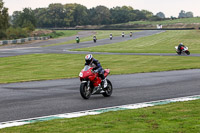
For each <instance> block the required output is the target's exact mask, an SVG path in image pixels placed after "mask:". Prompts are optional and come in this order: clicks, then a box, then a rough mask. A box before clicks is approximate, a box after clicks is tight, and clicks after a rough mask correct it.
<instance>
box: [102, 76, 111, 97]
mask: <svg viewBox="0 0 200 133" xmlns="http://www.w3.org/2000/svg"><path fill="white" fill-rule="evenodd" d="M106 80H107V83H108V85H107V87H106V88H105V89H104V90H105V92H104V93H103V94H102V95H103V96H104V97H109V96H111V95H112V91H113V87H112V83H111V82H110V80H108V79H106Z"/></svg>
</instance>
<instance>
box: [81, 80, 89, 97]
mask: <svg viewBox="0 0 200 133" xmlns="http://www.w3.org/2000/svg"><path fill="white" fill-rule="evenodd" d="M80 93H81V96H82V97H83V99H89V98H90V96H91V89H88V87H87V83H82V84H81V85H80Z"/></svg>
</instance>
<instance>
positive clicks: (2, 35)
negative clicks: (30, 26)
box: [0, 31, 7, 40]
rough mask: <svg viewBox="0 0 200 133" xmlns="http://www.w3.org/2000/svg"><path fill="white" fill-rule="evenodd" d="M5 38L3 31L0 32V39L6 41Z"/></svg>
mask: <svg viewBox="0 0 200 133" xmlns="http://www.w3.org/2000/svg"><path fill="white" fill-rule="evenodd" d="M6 38H7V36H6V33H5V32H4V31H0V39H2V40H3V39H6Z"/></svg>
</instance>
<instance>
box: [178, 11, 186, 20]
mask: <svg viewBox="0 0 200 133" xmlns="http://www.w3.org/2000/svg"><path fill="white" fill-rule="evenodd" d="M178 18H186V13H185V11H184V10H181V12H180V13H179V16H178Z"/></svg>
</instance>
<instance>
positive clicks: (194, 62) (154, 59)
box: [0, 54, 200, 83]
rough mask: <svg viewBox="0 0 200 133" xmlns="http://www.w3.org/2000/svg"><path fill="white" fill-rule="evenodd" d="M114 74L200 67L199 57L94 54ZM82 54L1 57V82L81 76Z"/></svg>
mask: <svg viewBox="0 0 200 133" xmlns="http://www.w3.org/2000/svg"><path fill="white" fill-rule="evenodd" d="M93 56H94V57H95V58H96V59H98V60H99V61H100V62H101V64H102V66H103V68H110V69H111V74H129V73H142V72H159V71H170V70H181V69H196V68H200V63H199V57H189V56H187V57H183V56H136V55H93ZM84 57H85V55H81V54H77V55H76V54H32V55H21V56H14V57H5V58H0V83H11V82H23V81H34V80H49V79H62V78H73V77H78V74H79V72H80V70H81V69H82V68H83V66H84V63H85V61H84Z"/></svg>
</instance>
